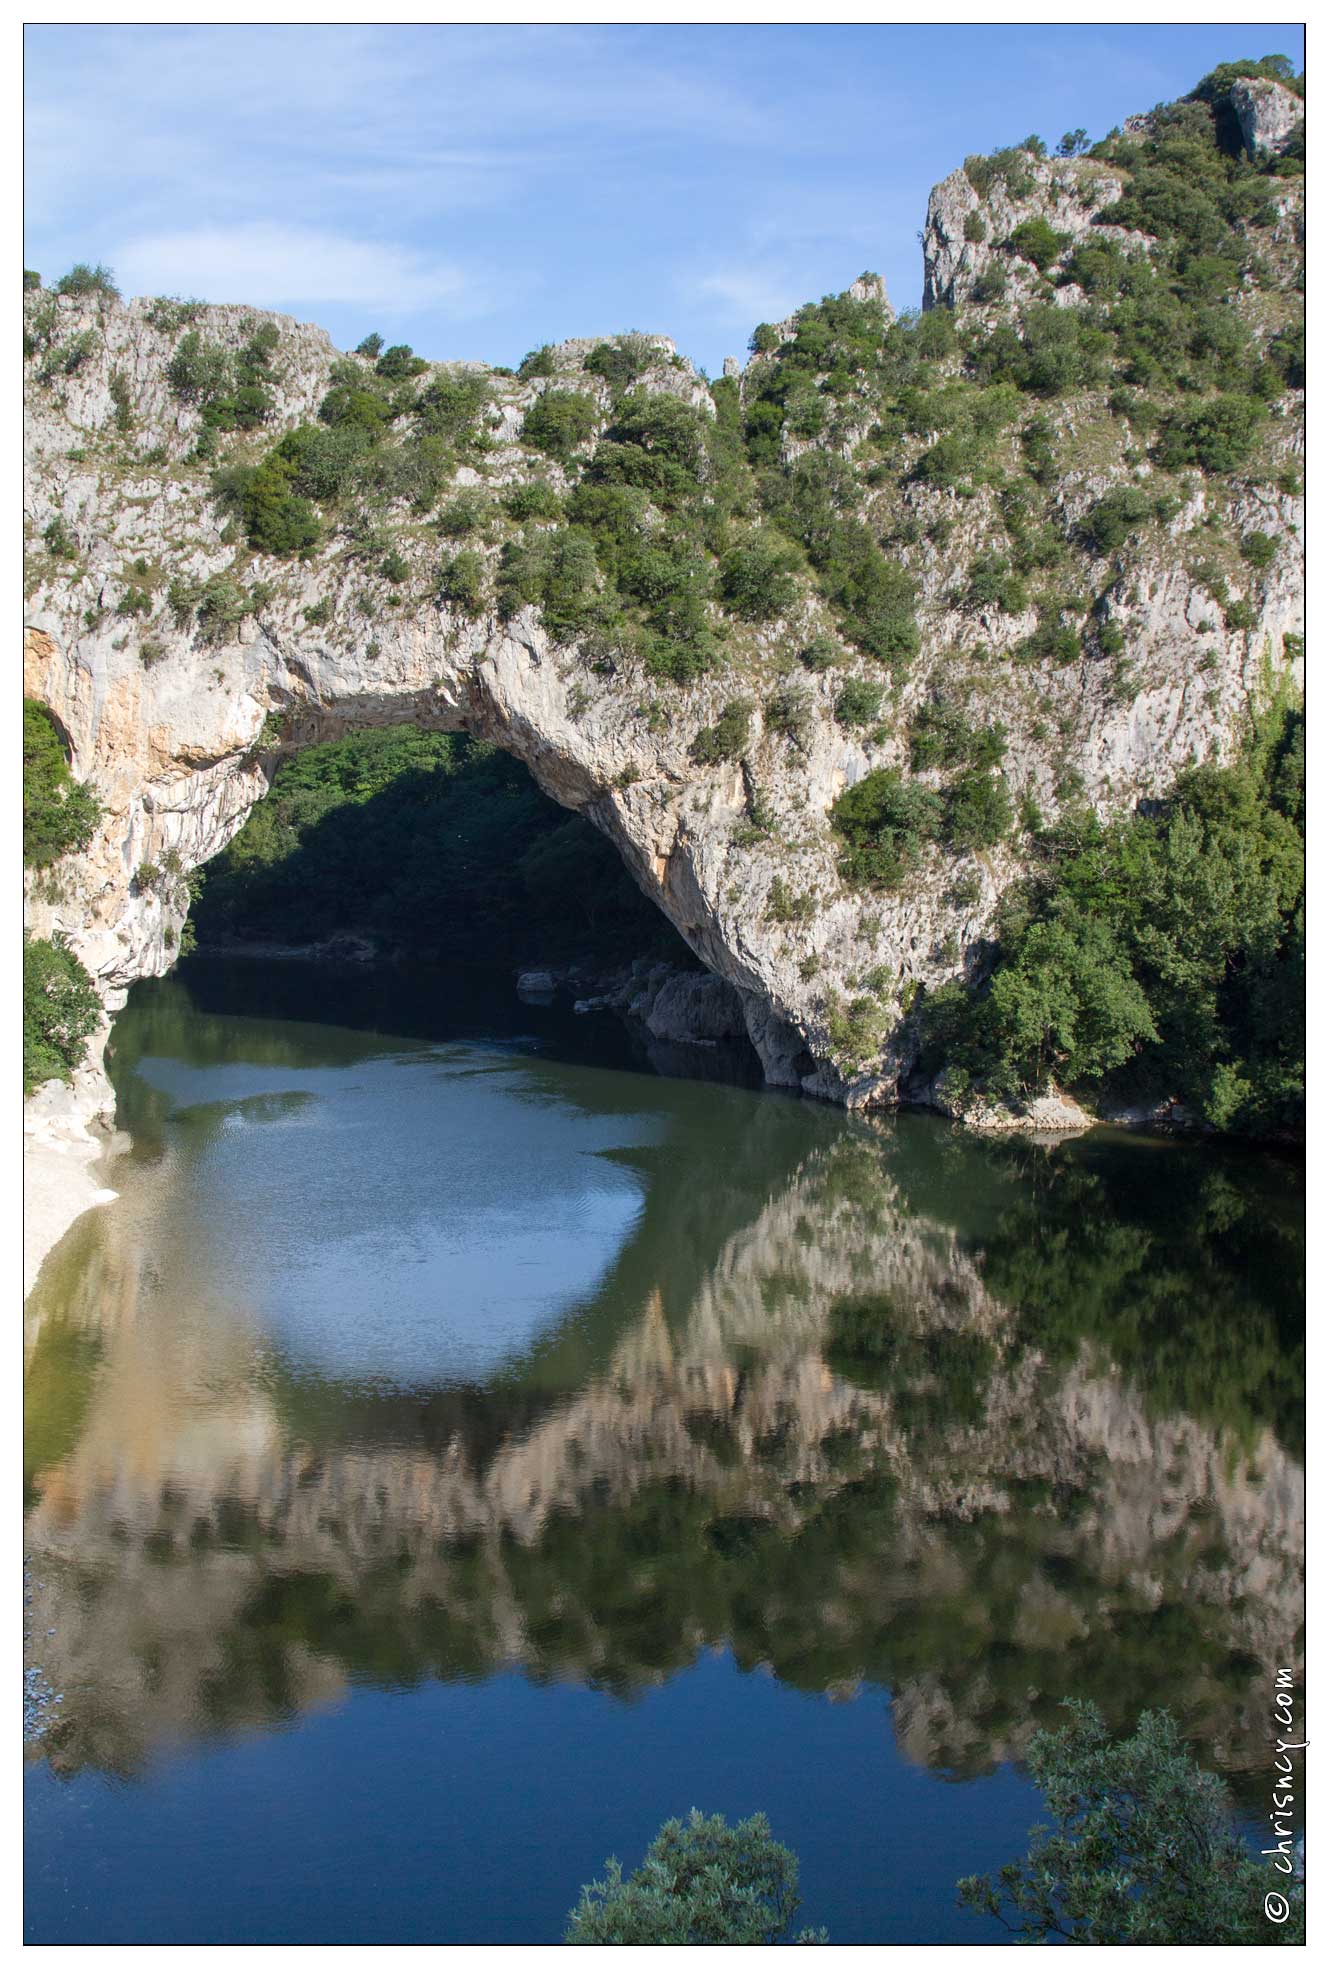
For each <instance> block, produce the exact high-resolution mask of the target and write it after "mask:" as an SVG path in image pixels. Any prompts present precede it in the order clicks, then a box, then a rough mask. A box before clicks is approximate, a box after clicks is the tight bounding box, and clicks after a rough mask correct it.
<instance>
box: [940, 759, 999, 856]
mask: <svg viewBox="0 0 1329 1969" xmlns="http://www.w3.org/2000/svg"><path fill="white" fill-rule="evenodd" d="M1014 819H1015V810H1014V808H1013V806H1012V805H1011V796H1010V792H1009V790H1008V788H1007V785H1006V781H1005V780H1004V779H1003V778H1002V776H1001V774H1000V773H996V774H994V773H992V772H991V771H990V770H989V769H988V768H986V767H984V766H970V767H969V768H968V769H967V770H966V771H965V772H962V773H961V774H960V776H959V777H958V779H955V780H953V781H952V783H951V785H950V786H949V787H948V788H947V790H946V819H945V826H944V833H945V837H946V840H947V842H948V843H949V845H950V846H951V847H952V848H957V849H966V848H973V849H977V848H994V847H995V846H996V845H997V843H998V842H999V841H1004V840H1005V839H1006V836H1007V835H1008V834H1009V833H1010V831H1011V827H1012V824H1013V822H1014Z"/></svg>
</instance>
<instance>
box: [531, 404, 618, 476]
mask: <svg viewBox="0 0 1329 1969" xmlns="http://www.w3.org/2000/svg"><path fill="white" fill-rule="evenodd" d="M599 421H600V410H599V406H598V405H597V403H596V401H595V398H594V397H589V396H587V395H586V394H585V392H584V391H582V390H546V391H544V393H543V394H542V395H541V396H538V397H537V398H536V399H535V402H534V403H533V404H532V405H531V407H530V409H529V410H528V411H527V413H526V417H525V420H524V422H523V424H522V431H521V434H522V439H523V441H524V442H525V443H526V444H531V445H534V446H535V448H536V450H537V451H543V452H544V453H545V455H546V456H547V457H549V458H555V459H557V460H558V461H559V462H560V463H561V464H567V462H568V461H569V460H570V459H571V457H572V455H573V453H574V452H575V451H576V449H577V447H578V445H581V444H585V442H586V440H587V438H589V437H590V436H591V434H592V432H593V431H594V430H595V427H596V425H597V424H598V422H599Z"/></svg>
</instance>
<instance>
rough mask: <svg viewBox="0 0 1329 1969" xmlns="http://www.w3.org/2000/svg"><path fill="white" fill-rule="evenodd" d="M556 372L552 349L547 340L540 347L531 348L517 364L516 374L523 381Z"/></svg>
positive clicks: (528, 381)
mask: <svg viewBox="0 0 1329 1969" xmlns="http://www.w3.org/2000/svg"><path fill="white" fill-rule="evenodd" d="M556 373H557V371H556V366H555V363H554V351H553V348H552V347H551V345H550V344H549V343H548V342H546V343H544V345H543V346H542V347H541V348H538V349H532V350H531V351H530V352H529V354H527V355H524V356H523V357H522V359H521V361H520V362H519V363H518V365H517V374H518V376H519V377H520V378H521V380H522V382H523V383H530V382H533V381H534V380H535V378H536V377H537V376H553V375H555V374H556Z"/></svg>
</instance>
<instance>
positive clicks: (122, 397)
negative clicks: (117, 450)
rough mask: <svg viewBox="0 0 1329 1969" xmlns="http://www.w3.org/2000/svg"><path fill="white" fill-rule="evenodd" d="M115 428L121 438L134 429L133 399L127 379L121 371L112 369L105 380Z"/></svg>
mask: <svg viewBox="0 0 1329 1969" xmlns="http://www.w3.org/2000/svg"><path fill="white" fill-rule="evenodd" d="M107 389H108V391H109V393H110V398H111V404H112V408H113V416H114V422H115V428H116V430H117V431H119V433H120V435H121V437H128V435H129V433H130V432H131V431H132V430H133V428H134V399H133V396H132V394H131V392H130V388H129V378H128V377H127V376H126V375H125V373H124V371H123V370H122V369H113V370H112V371H111V374H110V376H109V378H108V379H107Z"/></svg>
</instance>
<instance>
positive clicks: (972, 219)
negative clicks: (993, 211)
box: [964, 211, 988, 246]
mask: <svg viewBox="0 0 1329 1969" xmlns="http://www.w3.org/2000/svg"><path fill="white" fill-rule="evenodd" d="M964 236H965V238H966V239H967V240H968V242H969V244H970V245H971V246H981V245H982V244H983V241H984V240H985V239H986V238H987V236H988V225H987V220H986V219H985V218H984V217H983V214H982V213H981V212H978V211H974V212H966V213H965V218H964Z"/></svg>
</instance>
